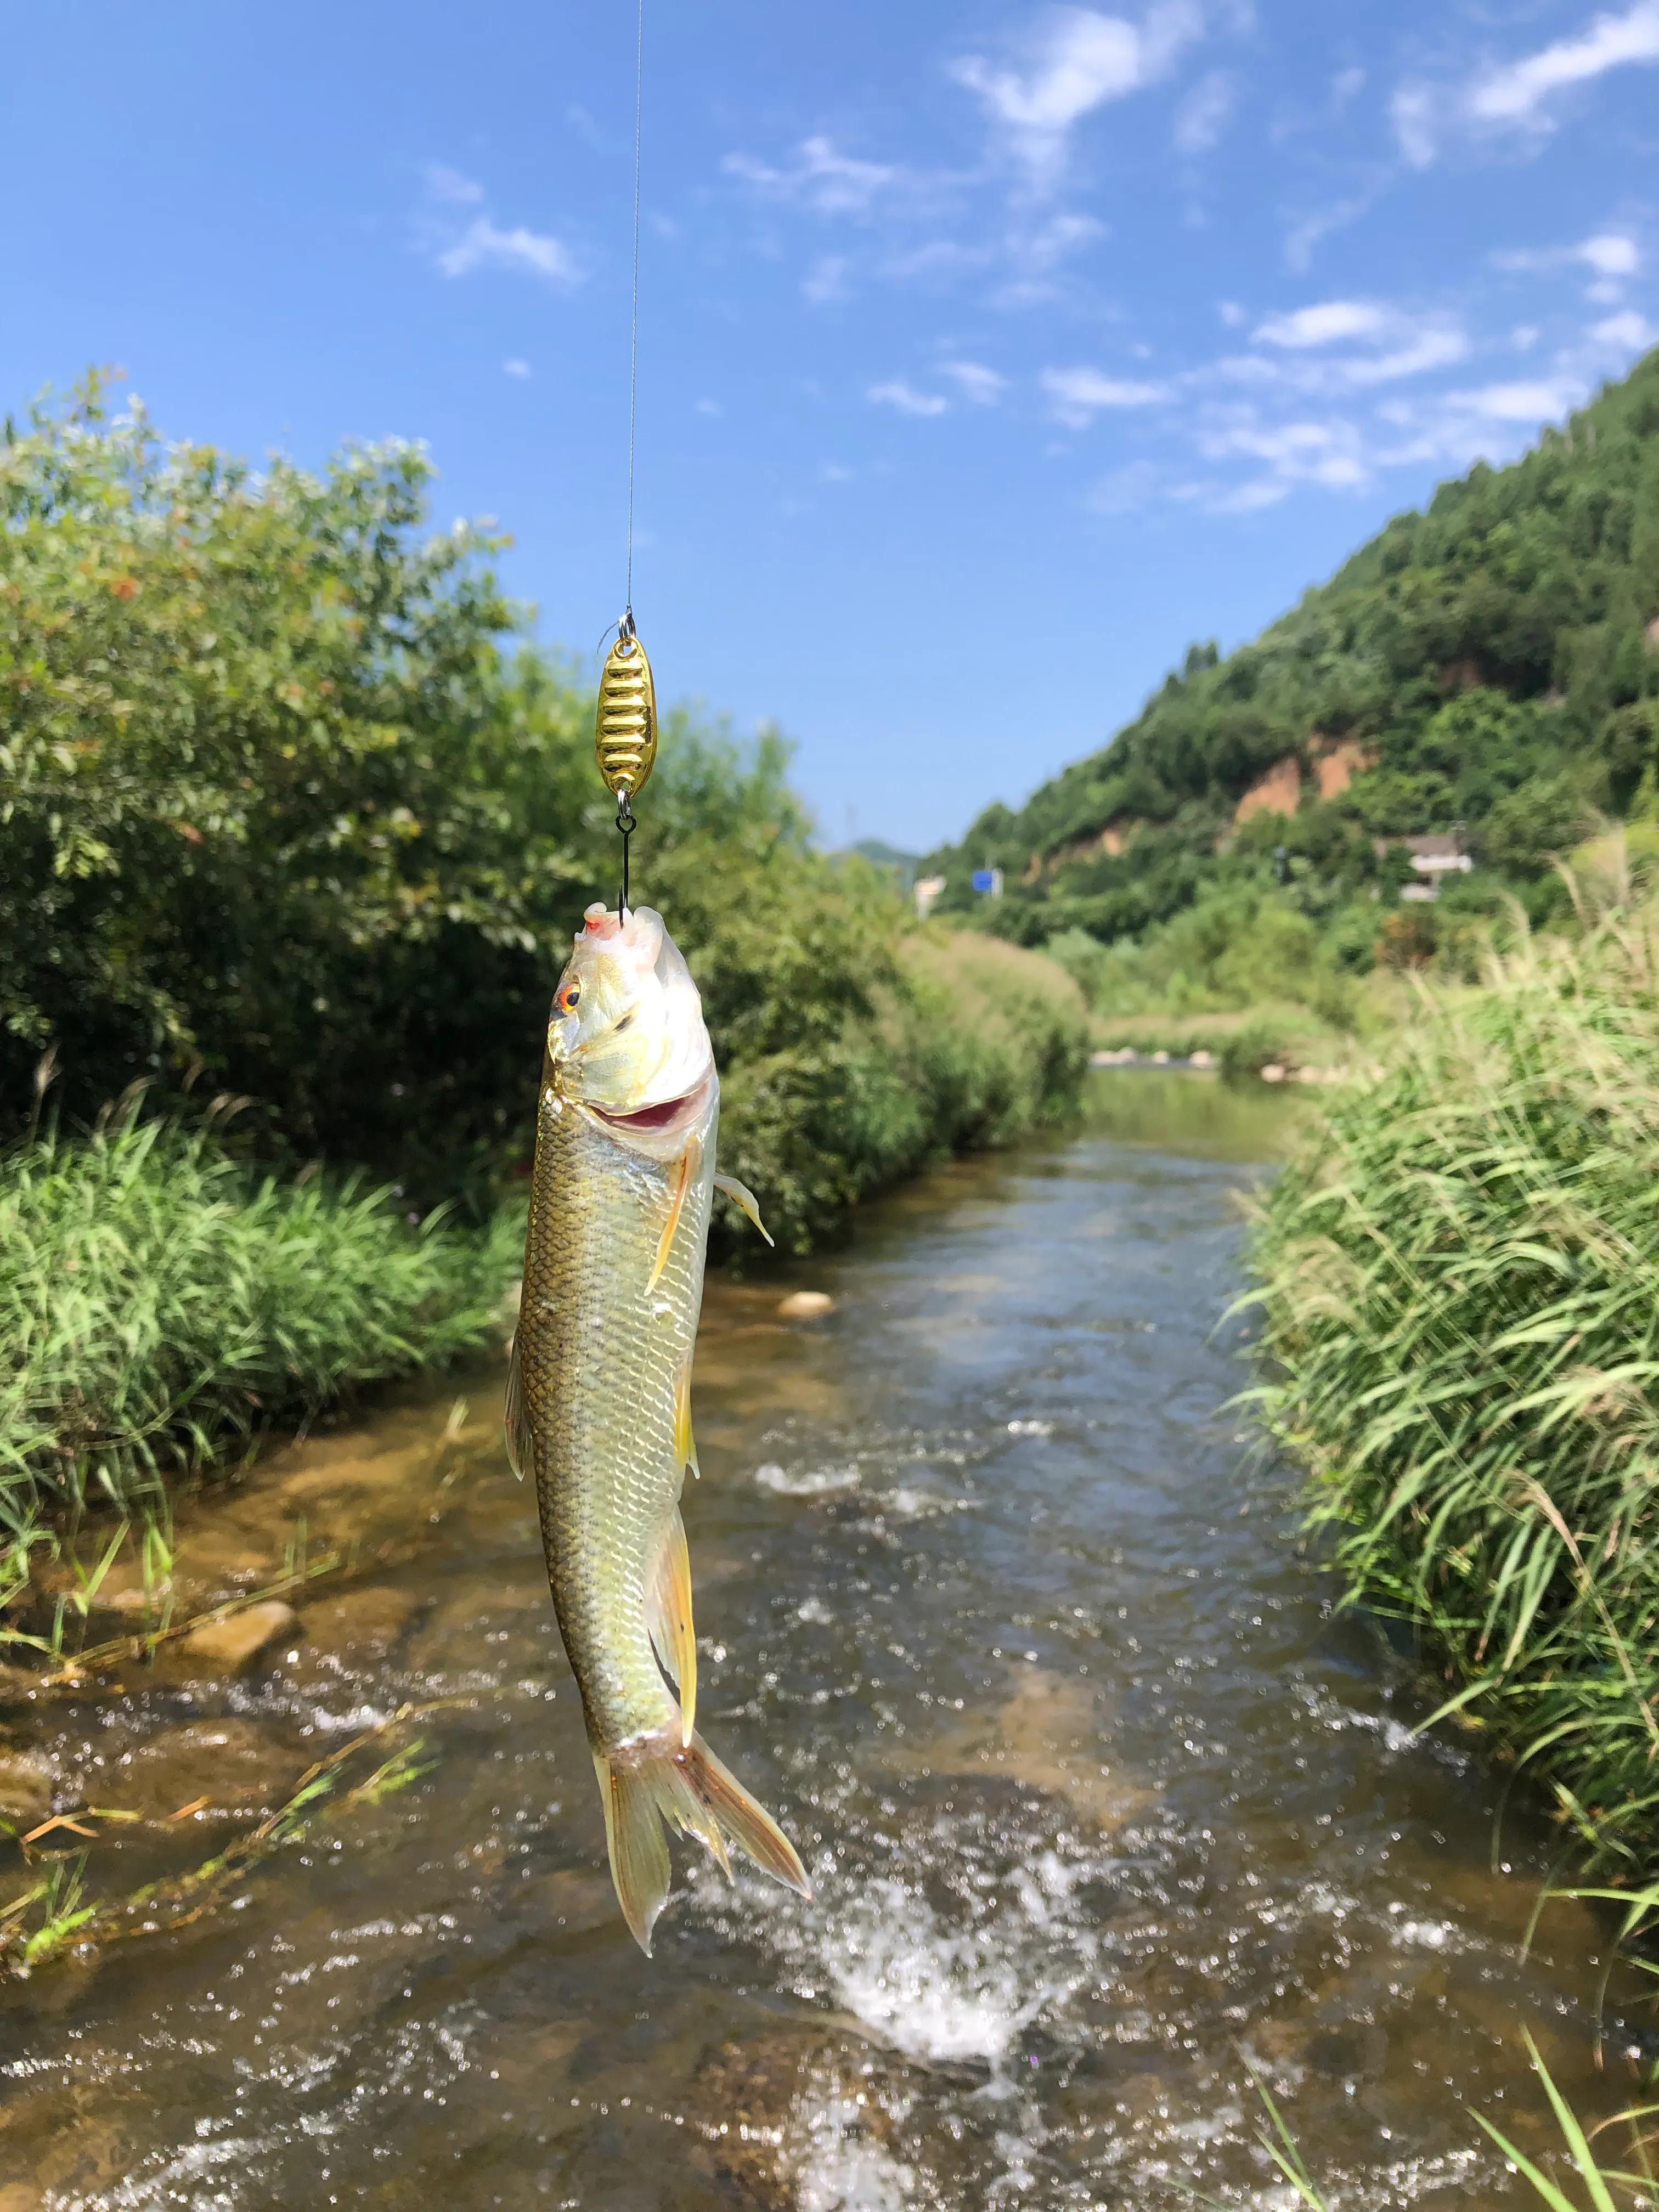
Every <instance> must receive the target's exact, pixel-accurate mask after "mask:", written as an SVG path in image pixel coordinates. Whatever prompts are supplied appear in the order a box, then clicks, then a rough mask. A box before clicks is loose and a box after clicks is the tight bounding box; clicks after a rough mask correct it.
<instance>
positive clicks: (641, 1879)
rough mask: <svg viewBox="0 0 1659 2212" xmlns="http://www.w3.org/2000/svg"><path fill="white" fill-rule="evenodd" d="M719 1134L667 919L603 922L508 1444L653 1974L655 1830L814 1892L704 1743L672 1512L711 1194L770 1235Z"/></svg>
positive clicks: (548, 1183) (585, 937) (591, 927)
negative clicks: (536, 1521)
mask: <svg viewBox="0 0 1659 2212" xmlns="http://www.w3.org/2000/svg"><path fill="white" fill-rule="evenodd" d="M719 1115H720V1084H719V1080H718V1078H717V1077H716V1074H715V1072H714V1054H713V1053H712V1051H711V1050H710V1048H709V1043H708V1030H707V1029H706V1028H705V1027H704V1024H703V1019H702V1006H701V1004H700V1002H699V1000H698V997H697V990H696V984H695V983H693V981H692V980H691V975H690V969H688V968H687V967H686V964H685V962H684V958H683V957H682V956H681V954H680V952H679V951H678V947H677V946H675V945H674V944H673V943H672V941H671V939H669V937H668V935H667V933H666V932H665V929H664V928H663V925H662V919H661V917H660V915H655V914H653V913H652V912H651V911H650V909H649V908H639V909H638V910H637V911H635V912H634V913H631V914H628V915H619V914H610V913H607V912H606V911H605V908H603V907H601V906H597V905H596V906H593V907H591V908H589V909H588V913H587V918H586V927H585V929H584V930H583V931H582V932H581V933H580V935H579V936H578V937H577V939H576V945H575V951H574V953H573V955H572V957H571V960H570V962H569V964H568V966H567V968H566V969H565V972H564V975H562V978H561V979H560V982H559V987H558V990H557V992H556V995H555V998H554V1001H553V1009H552V1012H551V1013H550V1017H549V1020H548V1032H547V1057H546V1060H545V1061H544V1065H543V1069H542V1083H541V1095H540V1103H539V1104H538V1109H537V1123H536V1160H535V1165H534V1168H533V1170H532V1176H531V1195H530V1220H529V1225H528V1228H527V1231H526V1239H525V1268H524V1284H523V1291H522V1295H521V1299H520V1312H519V1327H518V1330H517V1333H516V1334H515V1336H514V1340H513V1359H512V1364H511V1367H510V1369H509V1372H508V1381H507V1450H508V1455H509V1456H510V1457H511V1459H512V1461H513V1466H514V1467H515V1468H517V1469H518V1471H519V1472H520V1474H522V1473H525V1472H526V1471H533V1473H534V1475H535V1478H536V1496H537V1505H538V1512H539V1515H540V1519H541V1530H542V1543H543V1547H544V1550H545V1552H546V1554H547V1571H548V1580H549V1582H550V1584H551V1586H552V1591H553V1604H554V1609H555V1611H556V1613H557V1615H558V1620H559V1632H560V1634H561V1635H562V1637H563V1638H564V1646H565V1650H566V1653H567V1655H568V1657H569V1660H570V1665H571V1670H572V1672H573V1673H574V1675H575V1678H576V1685H577V1687H578V1689H579V1691H580V1694H581V1701H582V1714H583V1717H584V1719H585V1721H586V1727H587V1741H588V1747H589V1749H590V1750H591V1751H592V1755H593V1766H594V1771H595V1773H596V1774H597V1776H598V1778H599V1788H600V1792H601V1797H602V1802H603V1803H604V1806H605V1844H606V1848H607V1850H608V1852H609V1855H610V1859H611V1877H612V1880H613V1881H615V1883H616V1887H617V1899H618V1900H619V1901H620V1903H621V1905H622V1908H623V1916H624V1917H625V1918H626V1920H627V1922H628V1925H629V1929H630V1930H631V1931H632V1933H633V1935H634V1936H635V1940H636V1941H637V1942H638V1943H639V1944H640V1945H641V1948H643V1949H644V1950H645V1951H647V1953H648V1952H649V1950H650V1948H651V1931H652V1928H653V1924H654V1923H655V1921H656V1918H657V1915H658V1914H659V1911H661V1909H662V1906H663V1903H664V1900H665V1899H666V1897H667V1894H668V1887H669V1882H670V1880H671V1866H670V1863H669V1857H668V1849H667V1844H666V1843H665V1838H664V1830H665V1828H669V1829H678V1830H680V1831H682V1832H684V1833H686V1834H688V1835H691V1836H695V1837H696V1838H697V1839H698V1840H699V1841H700V1842H701V1843H702V1844H704V1845H705V1846H706V1847H707V1848H708V1850H710V1851H711V1852H713V1853H714V1856H715V1857H717V1858H718V1859H719V1860H720V1862H721V1863H722V1864H725V1863H726V1846H727V1844H734V1845H735V1846H736V1847H737V1848H738V1850H742V1851H744V1852H745V1853H746V1854H747V1855H748V1857H750V1858H751V1859H753V1860H754V1862H755V1863H756V1864H757V1866H760V1867H761V1868H763V1869H764V1870H765V1871H766V1872H767V1873H768V1874H770V1875H773V1876H774V1878H775V1880H777V1881H781V1882H784V1883H786V1884H787V1885H788V1886H789V1887H791V1888H794V1889H798V1890H799V1891H801V1892H802V1893H806V1894H810V1891H809V1890H808V1886H807V1881H806V1876H805V1871H804V1870H803V1869H802V1866H801V1863H800V1861H799V1858H798V1857H796V1855H795V1851H794V1849H793V1845H792V1844H790V1842H789V1840H788V1838H787V1837H786V1836H785V1835H784V1833H783V1832H782V1830H781V1828H780V1827H779V1826H777V1824H776V1822H775V1821H774V1820H773V1819H772V1818H771V1816H770V1814H768V1813H767V1812H766V1811H765V1809H764V1808H763V1807H762V1806H760V1805H758V1804H757V1802H755V1800H754V1799H753V1798H752V1797H751V1796H750V1794H749V1792H748V1791H747V1790H745V1789H744V1787H743V1785H742V1784H741V1783H739V1782H738V1780H737V1779H736V1778H735V1777H734V1776H733V1775H732V1774H730V1773H729V1772H728V1771H726V1768H725V1767H724V1766H723V1765H721V1764H720V1760H719V1759H716V1758H715V1756H714V1753H713V1752H711V1751H710V1750H709V1748H708V1745H707V1744H706V1743H704V1741H702V1737H701V1736H700V1735H697V1733H696V1727H695V1720H696V1630H695V1627H694V1626H693V1622H692V1617H691V1577H690V1558H689V1554H688V1552H687V1548H686V1541H685V1531H684V1527H683V1525H682V1523H681V1521H680V1517H679V1500H680V1492H681V1488H682V1486H683V1485H684V1480H685V1469H686V1467H687V1464H688V1463H691V1464H695V1460H694V1459H693V1455H692V1444H691V1425H690V1377H691V1358H692V1352H693V1349H694V1346H695V1343H696V1333H697V1317H698V1313H699V1310H700V1309H701V1307H702V1276H703V1256H704V1252H705V1249H706V1247H707V1244H708V1215H709V1209H710V1206H711V1204H712V1202H713V1197H714V1188H715V1186H716V1183H718V1184H719V1186H720V1188H722V1189H723V1190H724V1191H725V1192H726V1194H727V1195H728V1196H729V1197H731V1198H732V1199H733V1200H735V1202H736V1203H737V1204H738V1205H739V1206H742V1207H743V1209H744V1212H748V1213H749V1214H750V1216H751V1217H752V1218H754V1219H755V1220H756V1221H757V1222H758V1220H759V1215H758V1212H757V1211H756V1207H755V1201H754V1200H753V1199H752V1198H751V1197H750V1194H749V1193H748V1192H747V1191H745V1190H744V1188H743V1187H742V1185H741V1184H739V1183H734V1182H732V1181H731V1180H730V1178H728V1177H726V1176H716V1174H715V1171H714V1136H715V1131H716V1128H717V1126H718V1122H719Z"/></svg>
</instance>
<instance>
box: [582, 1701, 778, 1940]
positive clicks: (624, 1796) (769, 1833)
mask: <svg viewBox="0 0 1659 2212" xmlns="http://www.w3.org/2000/svg"><path fill="white" fill-rule="evenodd" d="M593 1767H594V1771H595V1772H596V1773H597V1775H598V1776H599V1794H600V1796H602V1797H603V1799H604V1801H605V1844H606V1847H607V1849H608V1850H609V1851H610V1854H611V1881H612V1882H613V1883H614V1884H615V1885H616V1891H617V1903H618V1904H619V1905H621V1906H622V1910H623V1919H624V1920H625V1921H626V1922H627V1923H628V1927H629V1933H630V1934H631V1935H632V1936H633V1938H634V1941H635V1942H636V1943H637V1944H638V1945H639V1947H640V1948H641V1950H642V1951H643V1952H644V1953H645V1954H646V1956H647V1958H649V1957H650V1955H651V1931H652V1929H653V1928H654V1927H655V1926H656V1923H657V1916H658V1914H659V1913H660V1911H662V1909H663V1906H664V1905H665V1903H666V1902H667V1899H668V1886H669V1882H670V1881H671V1869H670V1866H669V1862H668V1844H667V1841H666V1839H665V1835H664V1828H665V1826H666V1827H670V1828H678V1830H679V1831H680V1832H682V1833H683V1834H684V1835H688V1836H695V1837H696V1838H697V1840H698V1842H699V1843H700V1844H702V1845H703V1846H704V1848H705V1849H706V1850H708V1851H710V1852H712V1853H713V1855H714V1857H716V1858H717V1859H718V1860H719V1861H720V1863H721V1864H722V1865H724V1864H725V1863H726V1844H728V1843H729V1844H735V1845H736V1846H737V1848H738V1850H740V1851H742V1852H743V1853H744V1857H747V1858H750V1859H752V1860H753V1861H754V1863H755V1864H756V1865H757V1867H759V1869H761V1871H762V1873H763V1874H769V1875H771V1876H772V1879H773V1880H774V1881H781V1882H782V1883H783V1884H784V1886H785V1887H786V1888H788V1889H793V1890H795V1891H797V1892H799V1894H800V1895H801V1896H802V1897H811V1894H812V1890H811V1884H810V1883H809V1882H808V1881H807V1879H806V1869H805V1868H804V1867H803V1866H802V1864H801V1863H800V1861H799V1858H798V1857H796V1856H795V1850H794V1846H793V1844H791V1842H790V1841H789V1838H788V1837H787V1836H786V1835H785V1834H784V1832H783V1831H782V1829H781V1827H779V1826H778V1824H777V1822H776V1821H775V1820H774V1819H773V1818H772V1816H771V1814H769V1813H768V1812H767V1811H766V1810H765V1808H764V1807H763V1806H761V1805H759V1804H757V1802H756V1801H755V1799H754V1798H752V1797H751V1796H750V1794H749V1792H748V1791H747V1790H745V1789H744V1786H743V1784H741V1783H740V1782H739V1781H738V1779H737V1778H736V1776H735V1775H733V1774H732V1773H730V1772H729V1771H727V1770H726V1767H724V1766H723V1765H721V1764H720V1760H719V1759H716V1758H715V1756H714V1753H713V1752H712V1751H710V1750H709V1748H708V1746H707V1744H705V1743H704V1741H703V1740H702V1737H701V1736H697V1735H694V1736H693V1737H692V1739H691V1741H690V1743H689V1744H679V1743H677V1742H676V1741H674V1738H673V1736H672V1735H653V1736H644V1737H641V1738H639V1739H637V1740H636V1741H635V1742H632V1743H629V1744H624V1745H623V1746H622V1747H620V1748H619V1749H617V1750H616V1751H613V1752H611V1753H605V1752H599V1751H596V1752H595V1753H593Z"/></svg>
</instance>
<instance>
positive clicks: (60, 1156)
mask: <svg viewBox="0 0 1659 2212" xmlns="http://www.w3.org/2000/svg"><path fill="white" fill-rule="evenodd" d="M522 1233H523V1232H522V1219H521V1217H520V1218H514V1217H513V1216H512V1215H511V1214H507V1215H504V1216H503V1217H502V1218H501V1219H500V1221H499V1222H498V1223H497V1224H496V1225H495V1226H494V1227H492V1228H491V1229H490V1230H489V1231H481V1232H477V1233H475V1234H469V1233H466V1232H465V1231H460V1230H458V1229H456V1228H453V1227H451V1226H449V1225H447V1224H445V1223H443V1222H441V1221H440V1220H439V1219H437V1218H434V1217H428V1219H427V1220H426V1221H425V1222H424V1223H422V1224H421V1225H418V1226H416V1225H412V1224H411V1223H410V1221H408V1220H407V1219H406V1218H404V1215H403V1214H402V1213H401V1212H399V1210H398V1207H397V1206H396V1204H395V1202H394V1200H393V1199H392V1195H391V1194H389V1193H388V1192H386V1191H383V1190H371V1189H366V1188H362V1187H360V1186H357V1185H356V1184H354V1183H351V1182H346V1183H336V1182H329V1181H327V1180H325V1178H323V1177H322V1176H314V1177H313V1178H311V1179H310V1180H305V1181H300V1182H279V1181H276V1180H275V1179H274V1178H270V1177H265V1178H263V1179H261V1178H258V1177H254V1176H250V1175H249V1174H248V1173H247V1172H246V1170H244V1169H243V1168H242V1167H241V1166H240V1165H239V1164H238V1163H237V1162H236V1161H235V1160H234V1158H231V1157H230V1155H229V1154H228V1152H227V1151H226V1150H225V1149H224V1147H223V1146H222V1143H220V1142H219V1141H218V1139H216V1136H215V1135H214V1133H212V1132H211V1131H210V1130H207V1129H200V1130H196V1131H185V1130H184V1129H181V1128H180V1127H178V1126H176V1125H174V1124H171V1123H168V1122H166V1121H137V1120H136V1119H135V1118H133V1116H132V1115H131V1114H130V1113H129V1114H125V1115H115V1116H113V1117H111V1118H110V1119H108V1120H107V1121H106V1123H105V1124H104V1126H102V1127H100V1128H99V1129H97V1130H96V1131H94V1133H92V1134H91V1135H90V1136H89V1137H88V1138H87V1139H84V1140H78V1141H75V1142H70V1141H69V1140H67V1139H64V1137H62V1136H61V1135H59V1134H58V1133H53V1132H49V1133H46V1134H45V1135H41V1136H37V1137H35V1138H34V1139H32V1140H31V1141H29V1142H27V1143H26V1144H23V1145H21V1146H16V1147H15V1148H14V1149H13V1150H12V1151H11V1152H9V1153H7V1154H5V1155H3V1156H0V1595H3V1594H4V1589H5V1584H6V1581H7V1570H6V1565H5V1560H6V1558H7V1554H8V1553H9V1554H10V1557H11V1559H12V1561H13V1568H14V1577H15V1567H16V1565H17V1563H18V1562H20V1561H21V1559H22V1558H23V1557H24V1556H25V1555H26V1554H27V1549H28V1546H29V1542H30V1541H31V1538H32V1535H33V1533H34V1532H36V1531H38V1529H39V1528H40V1522H41V1518H42V1516H43V1515H44V1514H46V1513H48V1512H50V1511H52V1510H54V1509H62V1508H65V1507H70V1508H73V1507H76V1506H79V1505H81V1504H84V1503H86V1502H88V1500H94V1499H101V1500H104V1501H106V1502H108V1503H111V1504H115V1505H117V1506H119V1507H122V1508H124V1509H125V1510H128V1511H135V1510H139V1509H141V1508H142V1507H143V1504H144V1502H145V1501H146V1500H147V1499H149V1500H152V1501H153V1500H155V1498H158V1497H159V1495H160V1492H161V1486H162V1481H163V1478H164V1477H165V1476H166V1475H167V1474H168V1473H169V1472H173V1471H176V1470H178V1469H179V1468H183V1467H185V1466H187V1465H189V1464H191V1463H192V1462H199V1461H204V1460H207V1459H210V1458H212V1457H214V1456H216V1455H222V1453H223V1452H224V1451H225V1450H226V1449H228V1448H230V1447H233V1446H234V1443H235V1442H236V1441H237V1440H238V1439H239V1438H241V1437H246V1436H247V1435H248V1434H249V1432H250V1431H252V1429H253V1428H254V1427H255V1426H256V1425H261V1424H264V1423H266V1422H270V1421H276V1420H290V1419H294V1418H295V1416H303V1415H304V1414H306V1413H308V1412H310V1411H312V1410H314V1409H315V1408H316V1407H319V1405H321V1404H322V1403H323V1402H324V1401H325V1400H326V1399H328V1398H329V1397H331V1395H334V1394H335V1393H336V1392H337V1391H338V1390H340V1389H342V1388H343V1387H344V1386H345V1385H347V1384H349V1383H362V1382H368V1381H373V1380H375V1379H378V1378H380V1377H383V1376H390V1375H393V1374H397V1373H398V1372H402V1371H405V1370H410V1369H413V1368H416V1367H420V1366H423V1365H428V1364H437V1363H440V1362H442V1361H445V1360H447V1359H449V1358H453V1356H454V1355H455V1354H457V1353H459V1352H463V1351H465V1350H466V1349H467V1348H469V1347H470V1346H474V1345H477V1344H479V1343H481V1342H482V1341H483V1340H484V1339H485V1338H486V1336H487V1335H488V1334H489V1328H490V1325H491V1318H492V1313H493V1310H494V1309H495V1307H496V1306H497V1305H498V1304H499V1303H500V1300H501V1294H502V1291H503V1289H504V1288H505V1286H506V1285H507V1283H508V1282H509V1281H510V1280H511V1279H512V1277H513V1274H514V1273H516V1272H517V1267H518V1257H519V1248H520V1240H521V1238H522Z"/></svg>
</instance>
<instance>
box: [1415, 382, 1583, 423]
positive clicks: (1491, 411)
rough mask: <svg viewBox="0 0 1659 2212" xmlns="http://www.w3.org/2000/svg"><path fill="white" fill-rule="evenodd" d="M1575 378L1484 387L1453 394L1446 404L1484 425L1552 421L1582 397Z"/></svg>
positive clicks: (1579, 386)
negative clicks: (1459, 409) (1464, 412)
mask: <svg viewBox="0 0 1659 2212" xmlns="http://www.w3.org/2000/svg"><path fill="white" fill-rule="evenodd" d="M1583 396H1584V395H1583V386H1581V385H1580V384H1579V383H1578V382H1577V380H1576V379H1573V378H1567V377H1553V378H1549V379H1541V380H1539V381H1537V382H1536V383H1532V384H1487V385H1484V386H1481V388H1480V390H1479V391H1476V392H1449V393H1448V395H1447V399H1448V404H1449V405H1451V406H1453V407H1458V408H1462V409H1465V410H1467V411H1468V413H1470V414H1471V415H1476V416H1480V420H1481V421H1482V422H1526V423H1529V424H1530V423H1544V422H1553V421H1554V420H1555V418H1556V416H1558V415H1565V414H1566V413H1567V411H1568V410H1569V409H1570V408H1572V407H1576V406H1577V404H1578V403H1579V401H1580V400H1581V399H1582V398H1583Z"/></svg>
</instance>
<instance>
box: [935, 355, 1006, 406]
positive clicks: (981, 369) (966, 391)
mask: <svg viewBox="0 0 1659 2212" xmlns="http://www.w3.org/2000/svg"><path fill="white" fill-rule="evenodd" d="M939 374H941V375H942V376H948V377H949V378H950V379H951V382H952V383H953V384H954V385H955V386H956V387H957V391H958V392H961V394H962V396H963V398H964V399H966V400H968V401H969V403H970V404H972V405H973V406H975V407H994V406H995V405H996V404H997V402H998V400H999V399H1000V398H1001V397H1002V395H1003V393H1004V392H1006V390H1007V389H1008V380H1007V378H1006V376H1000V375H999V374H998V373H997V371H996V370H995V369H994V368H986V367H985V365H984V363H983V362H977V361H942V362H940V363H939Z"/></svg>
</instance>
